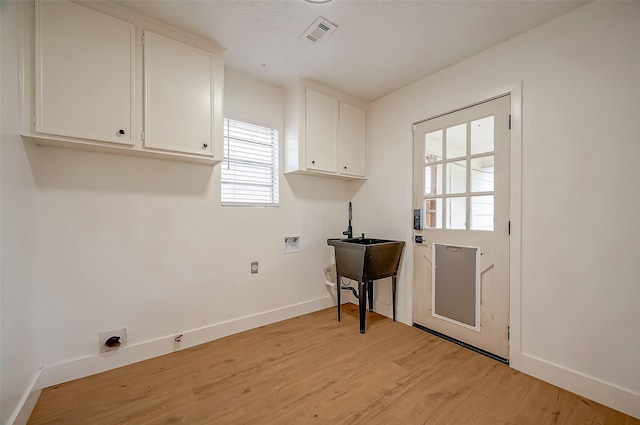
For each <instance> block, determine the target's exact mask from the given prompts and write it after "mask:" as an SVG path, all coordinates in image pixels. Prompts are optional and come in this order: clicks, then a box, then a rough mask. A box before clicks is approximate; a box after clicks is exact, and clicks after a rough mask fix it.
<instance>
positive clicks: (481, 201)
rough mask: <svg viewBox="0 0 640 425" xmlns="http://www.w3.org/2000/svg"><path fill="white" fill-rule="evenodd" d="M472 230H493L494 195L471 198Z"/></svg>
mask: <svg viewBox="0 0 640 425" xmlns="http://www.w3.org/2000/svg"><path fill="white" fill-rule="evenodd" d="M471 230H493V195H487V196H472V197H471Z"/></svg>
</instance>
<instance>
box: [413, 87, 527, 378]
mask: <svg viewBox="0 0 640 425" xmlns="http://www.w3.org/2000/svg"><path fill="white" fill-rule="evenodd" d="M508 94H509V95H511V134H510V136H511V137H510V161H509V165H510V189H509V199H510V200H509V214H510V221H511V236H510V241H509V326H510V339H509V365H510V366H511V367H512V368H514V369H516V370H520V369H521V367H522V357H521V339H520V335H521V293H522V291H521V285H522V81H521V80H518V81H516V82H514V83H511V84H506V85H504V86H500V87H496V88H494V89H492V90H487V91H486V92H483V93H481V94H479V95H477V96H473V97H470V98H469V99H467V100H466V101H465V102H459V103H458V104H457V105H456V106H455V107H454V109H452V110H451V112H453V111H455V110H459V109H461V108H462V107H467V106H472V105H475V104H478V103H482V102H485V101H487V100H490V99H493V98H496V97H500V96H503V95H508ZM422 121H424V119H421V120H420V121H417V122H414V123H413V124H412V126H411V128H412V129H413V128H414V126H415V125H416V124H417V123H418V122H422ZM410 134H411V138H410V142H411V152H413V132H411V133H410ZM411 158H412V161H413V154H412V157H411ZM412 168H413V167H412ZM412 182H413V174H412ZM411 211H413V205H412V206H411ZM408 234H409V235H410V236H409V238H410V240H411V241H412V243H413V226H411V227H410V228H409V229H408ZM411 273H412V276H411V279H410V280H408V290H407V297H408V299H407V304H406V305H408V306H409V310H411V309H412V304H413V302H412V297H413V284H412V282H413V266H412V267H411ZM409 317H410V318H411V320H413V312H412V311H409Z"/></svg>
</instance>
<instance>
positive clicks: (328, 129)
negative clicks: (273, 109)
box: [284, 80, 366, 179]
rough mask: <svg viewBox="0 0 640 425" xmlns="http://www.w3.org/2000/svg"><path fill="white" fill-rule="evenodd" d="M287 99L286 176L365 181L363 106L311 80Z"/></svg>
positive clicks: (291, 89)
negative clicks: (309, 175) (308, 175)
mask: <svg viewBox="0 0 640 425" xmlns="http://www.w3.org/2000/svg"><path fill="white" fill-rule="evenodd" d="M286 96H287V97H286V111H285V159H284V162H285V167H284V169H285V170H284V171H285V173H302V174H314V175H322V176H327V177H338V178H343V179H364V178H366V175H365V118H366V116H365V110H364V104H362V102H360V101H358V100H356V99H353V98H351V97H349V96H346V95H344V94H342V93H339V92H336V91H335V90H332V89H329V88H327V87H323V86H321V85H318V84H316V83H313V82H311V81H308V80H300V81H299V82H298V83H297V84H296V85H295V86H292V87H289V88H288V89H287V93H286Z"/></svg>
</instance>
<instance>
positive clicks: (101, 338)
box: [98, 328, 127, 353]
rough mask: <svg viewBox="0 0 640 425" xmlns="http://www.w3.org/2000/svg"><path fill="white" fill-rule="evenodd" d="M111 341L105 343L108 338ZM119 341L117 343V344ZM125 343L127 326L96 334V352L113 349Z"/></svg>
mask: <svg viewBox="0 0 640 425" xmlns="http://www.w3.org/2000/svg"><path fill="white" fill-rule="evenodd" d="M114 337H115V338H117V340H116V339H112V341H111V342H110V343H109V345H107V341H108V340H109V339H110V338H114ZM118 343H119V344H118ZM125 345H127V328H122V329H114V330H112V331H104V332H100V333H99V334H98V352H99V353H106V352H107V351H115V350H118V349H120V348H122V347H124V346H125Z"/></svg>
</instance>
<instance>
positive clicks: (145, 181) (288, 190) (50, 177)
mask: <svg viewBox="0 0 640 425" xmlns="http://www.w3.org/2000/svg"><path fill="white" fill-rule="evenodd" d="M225 110H226V112H227V113H229V114H232V115H233V116H235V117H240V118H244V119H247V120H251V121H254V122H257V123H260V124H267V125H273V126H275V127H277V128H280V129H281V128H282V125H283V92H282V90H280V89H279V88H276V87H274V86H271V85H267V84H264V83H260V82H257V81H255V80H252V79H250V78H247V77H244V76H242V75H240V74H236V73H233V72H227V73H226V76H225ZM281 139H282V137H281ZM33 159H34V160H35V161H37V163H38V173H37V185H38V191H39V201H40V217H39V221H38V243H39V246H40V253H41V255H40V256H39V269H38V288H37V290H38V306H37V307H38V310H39V312H40V314H39V316H40V317H39V329H40V333H39V340H40V341H41V343H42V345H43V346H44V347H47V349H46V350H43V363H44V366H45V367H46V368H47V369H45V372H44V373H43V376H44V377H43V379H42V380H41V383H42V384H43V385H50V384H52V383H55V382H58V381H61V380H67V379H71V378H73V377H75V376H82V375H85V374H88V373H94V372H96V371H97V370H102V369H106V368H109V367H115V366H118V365H121V364H125V363H127V362H131V361H135V360H139V359H141V358H147V357H149V356H152V355H157V354H159V353H162V352H166V351H171V350H172V349H174V345H173V343H172V341H173V336H174V335H176V334H180V333H184V334H185V338H184V340H183V341H184V342H183V343H182V344H181V346H182V347H186V346H189V345H193V344H196V343H199V342H203V341H206V340H208V339H211V338H215V337H219V336H222V335H226V334H228V333H232V332H236V331H240V330H243V329H246V328H249V327H254V326H259V325H261V324H264V323H268V322H270V321H273V320H280V319H282V318H286V317H290V316H293V315H298V314H303V313H306V312H309V311H313V310H315V309H318V308H323V307H327V306H330V305H333V297H331V296H330V294H329V292H328V290H327V289H326V287H325V285H324V283H323V282H324V273H323V269H324V267H325V265H326V264H328V262H329V247H328V246H327V245H326V239H327V238H328V237H332V236H336V235H340V233H341V231H342V230H343V228H344V227H346V218H347V202H348V201H349V200H350V198H351V196H352V194H353V193H352V192H353V190H352V189H351V187H350V186H349V184H348V183H346V182H343V181H338V180H330V179H324V178H314V177H308V176H290V177H289V176H288V177H284V176H283V175H281V176H280V187H281V193H280V206H279V207H278V208H240V207H221V206H220V168H219V166H216V167H210V166H206V165H198V164H188V163H180V162H171V161H165V160H155V159H147V158H138V157H128V156H115V155H109V154H104V153H95V152H85V151H78V150H67V149H57V148H38V149H37V151H36V152H35V154H34V155H33ZM287 233H299V234H300V235H301V247H302V249H301V251H300V252H298V253H289V254H283V235H285V234H287ZM251 261H259V263H260V272H259V273H258V274H257V275H251V274H250V270H249V267H250V262H251ZM120 327H126V328H127V329H128V334H129V335H128V343H129V347H128V348H127V349H121V350H120V351H119V352H117V353H116V354H115V356H97V355H96V353H97V350H98V345H97V341H98V332H100V331H104V330H110V329H116V328H120Z"/></svg>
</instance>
